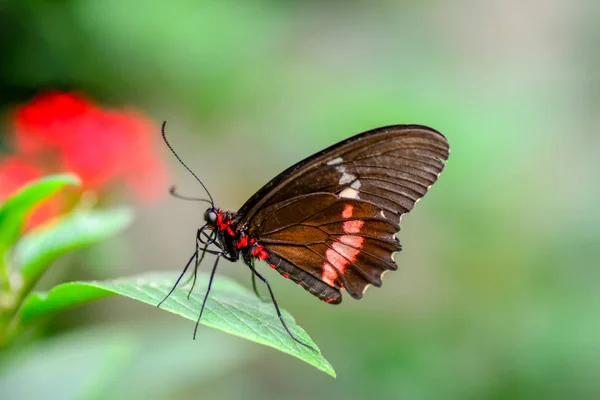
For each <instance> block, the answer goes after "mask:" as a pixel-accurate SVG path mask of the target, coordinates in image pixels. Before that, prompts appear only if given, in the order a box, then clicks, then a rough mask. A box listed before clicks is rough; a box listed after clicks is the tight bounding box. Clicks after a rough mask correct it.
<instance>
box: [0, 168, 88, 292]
mask: <svg viewBox="0 0 600 400" xmlns="http://www.w3.org/2000/svg"><path fill="white" fill-rule="evenodd" d="M66 185H79V179H78V178H77V177H76V176H74V175H69V174H65V175H52V176H48V177H46V178H42V179H40V180H38V181H35V182H33V183H30V184H28V185H25V186H24V187H23V188H21V189H20V190H19V191H18V192H17V193H15V194H14V195H12V196H10V197H9V198H8V199H6V200H5V201H4V203H2V204H0V290H2V289H4V290H7V289H9V287H10V284H9V271H8V267H7V265H6V264H5V258H6V252H7V251H8V249H9V248H10V247H11V246H12V245H13V244H15V242H16V241H17V239H18V238H19V235H20V233H21V231H22V230H23V225H24V224H25V220H26V219H27V216H28V215H29V214H30V213H31V212H32V211H33V209H34V208H35V207H36V206H38V205H39V204H40V203H41V202H43V201H44V200H47V199H48V198H50V197H51V196H53V195H54V194H56V193H57V192H58V191H60V190H61V189H62V188H63V187H65V186H66Z"/></svg>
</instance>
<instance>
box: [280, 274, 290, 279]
mask: <svg viewBox="0 0 600 400" xmlns="http://www.w3.org/2000/svg"><path fill="white" fill-rule="evenodd" d="M281 276H283V277H284V278H285V279H289V278H290V275H289V274H281Z"/></svg>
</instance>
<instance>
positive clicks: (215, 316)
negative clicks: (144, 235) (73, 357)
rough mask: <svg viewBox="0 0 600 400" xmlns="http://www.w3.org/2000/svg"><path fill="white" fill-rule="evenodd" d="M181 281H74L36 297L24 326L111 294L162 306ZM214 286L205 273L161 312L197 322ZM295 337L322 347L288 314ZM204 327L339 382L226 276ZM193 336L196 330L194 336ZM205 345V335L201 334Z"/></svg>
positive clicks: (162, 277) (150, 277) (218, 282)
mask: <svg viewBox="0 0 600 400" xmlns="http://www.w3.org/2000/svg"><path fill="white" fill-rule="evenodd" d="M176 278H177V276H175V275H173V274H170V273H153V274H146V275H140V276H137V277H131V278H123V279H118V280H113V281H92V282H71V283H64V284H62V285H58V286H56V287H55V288H53V289H52V290H50V292H47V293H33V294H32V295H31V296H30V297H29V298H28V299H27V302H26V303H25V305H24V307H23V310H22V321H23V322H30V321H32V320H34V319H36V318H38V317H40V316H42V315H46V314H48V313H51V312H56V311H59V310H62V309H65V308H68V307H72V306H76V305H79V304H82V303H85V302H89V301H92V300H96V299H99V298H102V297H105V296H108V295H111V294H120V295H122V296H126V297H129V298H132V299H135V300H139V301H141V302H144V303H147V304H150V305H152V306H156V305H157V304H158V303H159V302H160V301H161V300H162V299H163V298H164V297H165V296H166V295H167V293H168V292H169V290H170V289H171V287H172V285H173V283H174V282H175V280H176ZM207 285H208V275H205V274H199V275H198V282H197V283H196V287H197V288H198V290H196V291H195V292H194V293H192V295H191V296H190V299H189V300H188V299H187V292H188V291H187V289H185V288H178V289H176V290H175V291H174V292H173V294H172V295H171V297H170V298H169V299H168V300H167V301H165V302H164V303H163V304H162V306H161V308H162V309H164V310H166V311H169V312H172V313H175V314H178V315H181V316H182V317H184V318H187V319H190V320H192V321H196V319H197V318H198V312H199V310H200V307H201V305H202V300H203V298H204V294H205V292H204V291H203V290H202V289H204V288H206V287H207ZM282 313H283V316H284V318H285V320H286V322H287V324H288V327H289V328H290V330H291V331H292V333H293V334H294V335H295V336H296V337H297V338H298V339H300V340H301V341H303V342H304V343H307V344H309V345H311V346H313V347H314V348H317V346H316V345H315V344H314V342H313V341H312V339H311V338H310V337H309V336H308V334H306V332H305V331H304V330H303V329H302V328H301V327H300V326H299V325H297V324H296V323H295V321H294V319H293V318H292V316H291V315H290V314H289V313H287V312H286V311H284V310H282ZM201 323H202V324H204V325H207V326H210V327H213V328H216V329H220V330H222V331H224V332H227V333H231V334H233V335H237V336H240V337H243V338H245V339H248V340H251V341H254V342H256V343H260V344H264V345H266V346H270V347H273V348H275V349H277V350H280V351H282V352H284V353H288V354H290V355H292V356H294V357H297V358H299V359H301V360H303V361H305V362H307V363H309V364H311V365H313V366H315V367H316V368H318V369H320V370H321V371H324V372H326V373H328V374H329V375H331V376H333V377H335V371H334V370H333V367H332V366H331V364H329V362H328V361H327V360H326V359H325V358H323V356H322V355H321V354H320V352H319V353H316V352H314V351H312V350H310V349H307V348H306V347H304V346H302V345H299V344H298V343H296V342H294V341H293V340H292V339H291V338H290V337H289V335H288V334H287V333H286V331H285V330H284V328H283V326H282V325H281V322H280V321H279V318H278V317H277V314H276V313H275V309H274V307H273V304H271V303H270V302H262V301H260V300H259V299H258V298H257V297H256V295H255V294H254V293H252V292H251V291H249V290H248V289H246V288H244V287H243V286H241V285H239V284H238V283H236V282H233V281H231V280H229V279H226V278H224V277H218V278H217V279H215V281H214V282H213V287H212V290H211V292H210V296H209V297H208V300H207V302H206V309H205V310H204V315H203V316H202V321H201ZM191 334H192V332H191V330H190V336H191ZM198 336H199V338H200V340H202V331H201V330H200V332H199V334H198Z"/></svg>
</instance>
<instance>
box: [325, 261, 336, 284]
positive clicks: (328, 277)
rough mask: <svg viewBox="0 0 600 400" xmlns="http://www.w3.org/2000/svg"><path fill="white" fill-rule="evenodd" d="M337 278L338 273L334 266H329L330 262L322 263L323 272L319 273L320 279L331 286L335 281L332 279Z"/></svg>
mask: <svg viewBox="0 0 600 400" xmlns="http://www.w3.org/2000/svg"><path fill="white" fill-rule="evenodd" d="M337 278H338V273H337V271H336V270H335V268H333V267H332V266H331V264H329V263H328V262H326V263H324V264H323V273H322V274H321V280H322V281H323V282H325V283H326V284H328V285H329V286H333V287H335V283H334V281H335V280H336V279H337Z"/></svg>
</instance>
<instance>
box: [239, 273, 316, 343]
mask: <svg viewBox="0 0 600 400" xmlns="http://www.w3.org/2000/svg"><path fill="white" fill-rule="evenodd" d="M246 265H247V266H248V267H249V268H250V270H251V271H252V273H253V274H254V275H256V277H257V278H258V279H260V280H261V281H262V282H263V283H264V284H265V285H266V286H267V289H269V295H270V296H271V301H272V302H273V305H274V306H275V311H277V316H278V317H279V320H280V321H281V324H282V325H283V327H284V328H285V331H286V332H287V334H288V335H290V337H291V338H292V339H293V340H294V341H295V342H296V343H298V344H301V345H302V346H304V347H307V348H309V349H311V350H312V351H314V352H315V353H318V351H317V349H315V348H314V347H312V346H310V345H308V344H306V343H304V342H302V341H301V340H299V339H298V338H296V336H294V334H293V333H292V332H291V331H290V328H288V326H287V324H286V323H285V320H284V319H283V315H281V311H280V310H279V305H278V304H277V300H275V295H274V294H273V289H271V285H270V284H269V281H268V280H267V279H265V278H264V277H263V276H262V275H261V274H259V273H258V271H257V270H256V269H254V266H253V265H252V264H251V263H250V262H247V263H246Z"/></svg>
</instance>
